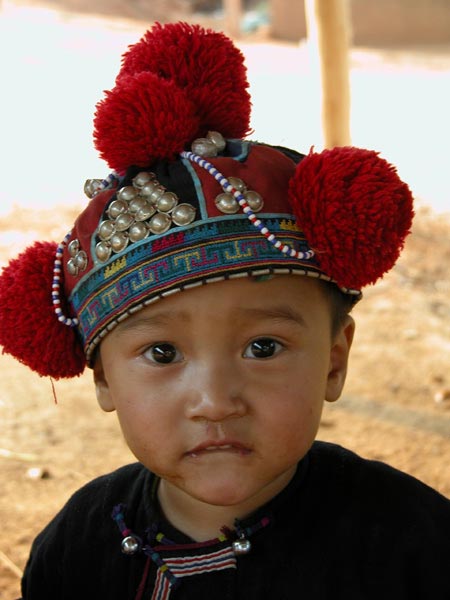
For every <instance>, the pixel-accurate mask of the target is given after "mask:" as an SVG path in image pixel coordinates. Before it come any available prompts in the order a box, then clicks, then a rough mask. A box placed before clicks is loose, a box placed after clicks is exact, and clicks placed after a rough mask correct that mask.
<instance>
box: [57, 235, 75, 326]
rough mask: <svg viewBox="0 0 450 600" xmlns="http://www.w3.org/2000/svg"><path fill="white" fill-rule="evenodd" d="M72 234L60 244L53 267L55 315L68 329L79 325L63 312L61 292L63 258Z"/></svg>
mask: <svg viewBox="0 0 450 600" xmlns="http://www.w3.org/2000/svg"><path fill="white" fill-rule="evenodd" d="M71 234H72V232H71V231H69V233H68V234H67V235H66V237H65V238H64V239H63V241H62V242H61V243H60V244H58V247H57V249H56V257H55V262H54V265H53V282H52V303H53V309H54V311H55V314H56V316H57V318H58V321H59V322H60V323H63V324H64V325H67V326H68V327H76V326H77V325H78V319H76V318H71V317H66V316H65V315H64V314H63V311H62V310H61V298H60V290H61V272H62V257H63V253H64V248H65V247H66V246H67V244H68V242H69V240H70V236H71Z"/></svg>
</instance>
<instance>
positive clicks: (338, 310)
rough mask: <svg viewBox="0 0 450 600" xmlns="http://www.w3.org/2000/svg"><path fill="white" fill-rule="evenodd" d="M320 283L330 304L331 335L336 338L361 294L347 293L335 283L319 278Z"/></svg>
mask: <svg viewBox="0 0 450 600" xmlns="http://www.w3.org/2000/svg"><path fill="white" fill-rule="evenodd" d="M319 283H320V286H321V288H322V290H323V292H324V294H325V297H326V299H327V301H328V303H329V306H330V310H331V336H332V337H333V338H334V337H335V336H336V335H337V333H338V331H339V329H340V328H341V327H342V325H343V324H344V323H345V321H346V319H347V317H348V315H349V314H350V313H351V311H352V308H353V307H354V305H355V304H356V302H358V300H359V299H360V298H361V295H357V296H354V295H351V294H346V293H344V292H342V291H341V290H340V289H339V288H338V286H337V285H336V284H334V283H329V282H327V281H323V280H319Z"/></svg>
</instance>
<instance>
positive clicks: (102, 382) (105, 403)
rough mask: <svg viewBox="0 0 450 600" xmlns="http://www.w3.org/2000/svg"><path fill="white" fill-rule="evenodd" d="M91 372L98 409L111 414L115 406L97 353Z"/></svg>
mask: <svg viewBox="0 0 450 600" xmlns="http://www.w3.org/2000/svg"><path fill="white" fill-rule="evenodd" d="M93 371H94V383H95V393H96V395H97V402H98V403H99V405H100V408H101V409H102V410H104V411H105V412H112V411H113V410H115V406H114V402H113V400H112V397H111V394H110V391H109V385H108V382H107V381H106V377H105V372H104V370H103V363H102V359H101V357H100V352H99V353H98V355H97V358H96V359H95V362H94V369H93Z"/></svg>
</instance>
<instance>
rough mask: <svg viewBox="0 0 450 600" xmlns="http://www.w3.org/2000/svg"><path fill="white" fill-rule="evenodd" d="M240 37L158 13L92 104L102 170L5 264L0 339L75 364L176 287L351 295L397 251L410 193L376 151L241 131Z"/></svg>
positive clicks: (73, 371)
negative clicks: (46, 234) (292, 281)
mask: <svg viewBox="0 0 450 600" xmlns="http://www.w3.org/2000/svg"><path fill="white" fill-rule="evenodd" d="M247 88H248V83H247V79H246V70H245V66H244V59H243V56H242V54H241V52H240V51H239V50H238V49H237V48H236V47H234V46H233V44H232V42H231V41H230V40H229V39H228V38H227V37H225V36H224V35H223V34H221V33H218V32H214V31H211V30H205V29H203V28H201V27H199V26H191V25H187V24H185V23H177V24H170V25H165V26H161V25H159V24H157V25H155V26H154V27H153V28H152V29H151V30H149V31H148V32H147V33H146V34H145V35H144V36H143V38H142V39H141V40H140V41H139V42H138V43H137V44H135V45H134V46H131V47H130V48H129V50H128V51H127V52H126V53H125V55H124V57H123V61H122V67H121V69H120V72H119V74H118V76H117V79H116V82H115V87H114V88H113V89H112V90H110V91H108V92H106V94H105V97H104V99H103V100H101V101H100V102H99V104H98V105H97V112H96V115H95V120H94V129H95V131H94V137H95V143H96V147H97V149H98V150H99V152H100V154H101V156H102V157H103V158H104V159H105V160H106V161H107V163H108V165H109V167H110V168H112V169H114V171H113V173H112V174H111V175H110V176H108V177H107V178H106V179H105V180H88V181H87V182H86V185H85V191H86V193H87V195H88V196H89V197H90V202H89V204H88V206H87V207H86V209H85V210H84V211H83V212H82V213H81V214H80V216H79V217H78V219H77V220H76V222H75V225H74V227H73V229H72V230H71V232H70V233H69V234H68V235H67V236H66V238H65V240H64V241H63V242H62V243H61V244H59V245H57V244H54V243H50V242H37V243H36V244H35V245H34V246H32V247H31V248H28V249H27V250H25V252H24V253H22V254H21V255H20V256H19V257H18V258H16V259H14V260H12V261H11V262H10V264H9V265H8V266H7V267H6V268H5V269H4V270H3V273H2V275H1V277H0V344H1V345H2V346H3V348H4V351H5V352H8V353H10V354H12V355H14V356H15V357H16V358H18V359H19V360H21V361H22V362H23V363H25V364H26V365H28V366H29V367H30V368H32V369H33V370H35V371H37V372H38V373H39V374H41V375H50V376H52V377H55V378H60V377H73V376H75V375H79V374H80V373H82V371H83V370H84V367H85V365H86V362H88V363H89V361H90V360H91V359H92V356H93V352H94V350H95V348H96V347H97V346H98V345H99V343H100V341H101V340H102V338H103V337H104V336H105V335H107V333H108V332H109V331H111V329H112V328H114V327H115V325H116V324H117V323H118V322H120V321H121V320H123V319H125V318H126V317H127V316H128V315H130V314H132V313H134V312H136V311H138V310H140V309H141V308H143V307H144V306H147V305H149V304H150V303H152V302H154V301H156V300H158V299H160V298H163V297H164V296H167V295H169V294H172V293H174V292H177V291H180V290H186V289H189V288H191V287H193V286H196V285H201V284H204V283H206V282H214V281H219V280H223V279H227V278H234V277H242V276H248V275H261V274H270V273H297V274H301V275H308V276H311V277H316V278H320V279H324V280H326V281H330V282H333V283H335V284H336V285H337V286H339V287H340V289H341V290H342V291H343V292H344V293H347V294H351V295H353V297H354V298H355V300H356V299H358V298H359V296H360V290H361V288H362V287H363V286H365V285H367V284H371V283H374V282H375V281H376V280H377V279H378V278H379V277H381V276H382V275H383V274H384V273H385V272H386V271H388V270H389V269H390V268H391V267H392V266H393V265H394V263H395V261H396V260H397V258H398V256H399V253H400V250H401V249H402V247H403V244H404V240H405V237H406V235H407V234H408V233H409V230H410V227H411V222H412V216H413V209H412V196H411V192H410V190H409V188H408V186H407V185H406V184H405V183H403V182H402V181H401V180H400V179H399V177H398V175H397V173H396V171H395V168H394V167H393V166H392V165H390V164H388V163H387V162H386V161H385V160H384V159H382V158H380V157H379V156H378V154H377V153H376V152H373V151H369V150H363V149H358V148H353V147H343V148H334V149H332V150H325V151H323V152H321V153H314V152H312V151H311V152H310V153H309V154H308V155H307V156H304V155H302V154H299V153H297V152H295V151H293V150H290V149H287V148H281V147H273V146H269V145H267V144H262V143H258V142H252V141H248V140H247V141H246V140H245V139H244V138H245V136H246V135H247V134H248V133H249V120H250V97H249V95H248V91H247Z"/></svg>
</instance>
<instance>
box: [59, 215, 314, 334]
mask: <svg viewBox="0 0 450 600" xmlns="http://www.w3.org/2000/svg"><path fill="white" fill-rule="evenodd" d="M269 221H270V227H271V230H272V231H273V232H274V233H276V234H277V237H278V239H280V241H282V242H283V243H284V244H287V245H289V246H291V247H294V248H295V249H297V250H300V251H302V250H308V245H307V243H306V241H305V239H304V236H303V234H302V233H301V232H300V231H298V229H297V228H296V227H294V226H293V219H292V218H289V216H287V215H279V218H274V215H271V216H270V218H269V219H267V223H269ZM268 266H270V267H273V268H277V267H284V266H286V267H287V268H297V269H299V268H300V269H301V268H302V267H307V268H308V269H313V270H315V268H316V261H315V259H314V258H313V259H309V260H305V261H301V260H299V259H298V258H294V259H290V258H289V256H286V255H284V254H282V253H281V252H280V251H279V250H278V249H276V248H274V247H273V246H272V245H271V244H270V243H268V242H267V240H266V239H265V238H264V237H263V236H261V234H260V233H259V231H257V230H256V229H255V228H254V227H253V226H252V224H251V223H250V222H249V221H248V219H247V218H245V217H244V218H243V219H236V217H234V218H233V219H232V220H230V219H227V218H226V217H225V218H224V219H220V220H215V221H212V220H210V221H207V222H204V221H203V222H196V223H195V224H192V225H190V226H188V227H186V228H178V229H177V230H175V231H173V232H170V233H169V232H168V233H166V234H165V235H163V236H160V237H157V238H156V239H155V238H154V237H153V238H151V239H149V238H147V239H145V240H143V241H141V242H139V243H136V244H133V246H131V247H129V248H127V251H126V252H124V253H123V254H118V255H117V254H116V255H115V257H114V259H113V258H111V260H110V261H109V262H108V263H106V264H103V265H98V266H97V267H96V268H94V269H93V270H91V271H90V272H89V273H88V274H87V275H86V276H85V277H84V278H83V279H81V280H80V281H79V282H78V284H77V286H76V287H75V288H74V290H73V292H72V295H71V298H70V302H71V303H72V304H73V307H74V310H75V312H76V314H78V316H79V330H80V333H81V334H82V336H83V339H84V344H85V346H89V344H90V343H91V342H92V341H93V340H94V339H95V338H96V337H97V336H98V335H99V333H100V332H101V331H102V330H104V329H105V327H107V326H108V324H109V323H110V322H111V321H112V320H113V317H112V315H113V314H117V307H118V306H120V307H121V312H126V311H127V310H129V309H130V308H132V307H134V306H137V305H139V304H142V303H143V302H144V301H145V300H147V299H149V298H151V297H152V296H158V295H160V294H162V293H164V292H166V291H168V290H170V289H177V288H178V289H179V288H180V287H182V286H183V284H186V283H194V282H196V281H200V280H204V279H207V278H208V277H220V275H221V272H223V273H224V274H232V273H243V272H248V271H251V270H255V269H259V270H262V269H264V268H265V267H266V268H267V267H268Z"/></svg>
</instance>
